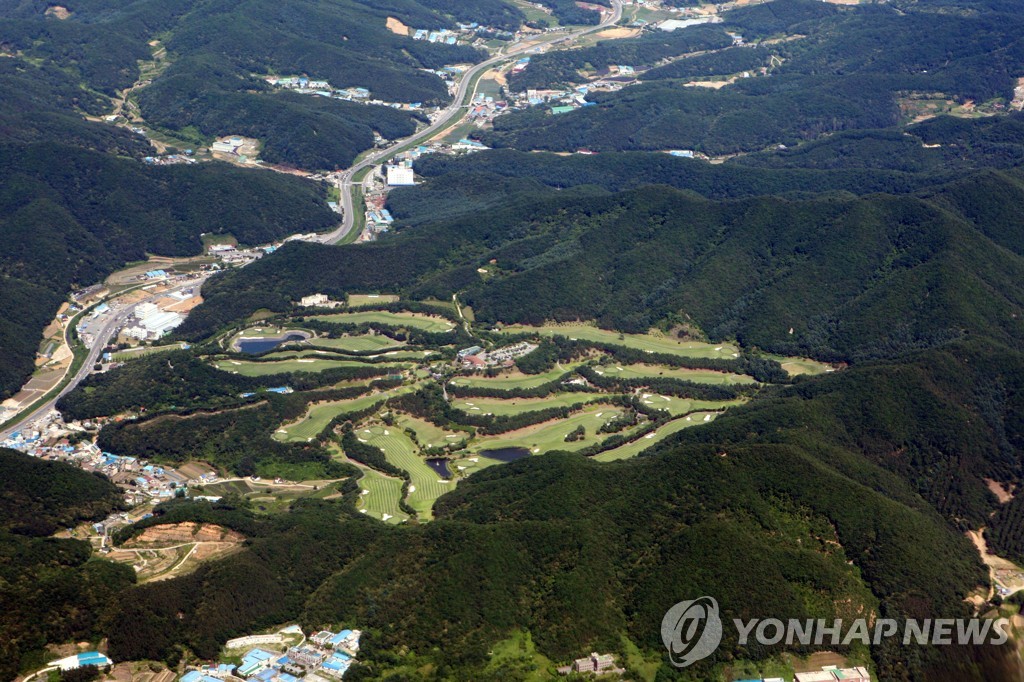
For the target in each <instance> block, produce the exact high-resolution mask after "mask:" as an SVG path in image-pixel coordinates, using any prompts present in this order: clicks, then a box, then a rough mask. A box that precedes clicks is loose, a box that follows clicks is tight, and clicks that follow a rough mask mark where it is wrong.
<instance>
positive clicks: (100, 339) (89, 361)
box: [0, 277, 206, 440]
mask: <svg viewBox="0 0 1024 682" xmlns="http://www.w3.org/2000/svg"><path fill="white" fill-rule="evenodd" d="M205 280H206V277H200V278H198V279H190V280H189V281H188V282H186V283H184V284H179V285H177V286H174V287H172V288H170V289H168V290H167V291H164V292H162V293H159V294H153V295H152V296H147V297H146V298H144V299H143V300H141V301H139V302H138V303H133V304H132V305H129V306H125V307H124V308H121V309H120V310H118V311H117V312H116V313H115V314H114V315H113V316H112V317H111V318H110V319H109V320H107V322H106V324H104V325H103V327H101V328H100V331H99V333H98V334H95V335H94V339H93V344H92V347H91V348H90V349H89V354H88V356H86V358H85V362H84V363H82V366H81V367H79V368H78V372H77V373H76V374H75V376H73V377H71V380H70V381H68V383H67V384H66V385H65V386H64V388H62V389H61V390H60V392H59V393H58V394H57V395H55V396H53V397H52V398H51V399H50V400H47V401H46V402H45V403H43V404H42V405H40V406H39V407H37V408H35V409H34V410H32V411H31V412H27V413H22V414H20V415H18V416H17V421H16V422H14V423H13V424H12V425H11V426H8V427H7V428H5V429H4V430H3V431H0V440H5V439H6V438H8V437H9V436H10V435H11V434H12V433H14V432H15V431H18V430H19V429H21V428H23V426H24V424H25V423H26V422H29V421H32V420H33V419H36V418H38V417H40V416H42V415H45V414H47V413H48V412H49V411H50V410H52V409H53V408H54V406H55V405H56V404H57V401H58V400H60V398H61V397H63V396H64V395H66V394H68V393H70V392H71V391H72V390H74V388H75V387H76V386H78V384H79V383H81V382H82V380H83V379H85V377H87V376H89V373H90V372H91V371H92V367H93V365H95V364H96V361H97V360H98V359H99V357H100V355H101V354H102V353H103V349H104V348H106V346H107V344H108V343H109V342H110V339H111V338H112V337H113V336H114V335H115V334H116V333H117V330H118V329H120V328H121V327H122V326H123V325H124V323H125V322H126V321H127V320H128V318H129V317H131V315H132V314H133V313H134V312H135V306H137V305H139V303H146V302H152V301H155V300H157V299H159V298H163V297H164V296H167V295H169V294H172V293H174V292H177V291H182V290H183V289H191V288H199V287H201V286H202V285H203V282H204V281H205ZM114 300H115V301H116V299H114ZM64 342H65V343H67V344H68V345H69V347H74V346H72V345H71V325H70V324H69V325H68V327H67V329H65V330H64ZM70 369H71V367H70V366H69V367H68V370H69V371H70ZM65 376H66V375H65Z"/></svg>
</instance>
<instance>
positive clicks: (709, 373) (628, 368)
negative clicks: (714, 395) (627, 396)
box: [594, 364, 754, 386]
mask: <svg viewBox="0 0 1024 682" xmlns="http://www.w3.org/2000/svg"><path fill="white" fill-rule="evenodd" d="M594 371H595V372H597V373H598V374H600V375H601V376H606V377H609V378H616V377H617V378H620V379H650V378H659V377H661V378H666V379H682V380H684V381H692V382H694V383H698V384H715V385H719V386H721V385H734V384H752V383H754V377H751V376H747V375H746V374H733V373H731V372H716V371H713V370H710V369H689V368H687V367H668V366H666V365H647V364H636V365H601V366H598V367H594Z"/></svg>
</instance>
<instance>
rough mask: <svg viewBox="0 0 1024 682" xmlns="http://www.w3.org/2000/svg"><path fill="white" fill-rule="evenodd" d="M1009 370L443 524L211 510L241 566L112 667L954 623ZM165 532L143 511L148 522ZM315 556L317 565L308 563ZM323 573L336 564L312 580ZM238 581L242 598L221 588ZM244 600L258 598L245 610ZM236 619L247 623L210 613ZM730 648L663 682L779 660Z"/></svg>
mask: <svg viewBox="0 0 1024 682" xmlns="http://www.w3.org/2000/svg"><path fill="white" fill-rule="evenodd" d="M1021 357H1022V356H1021V355H1020V354H1019V353H1016V352H1013V351H1007V350H1006V349H1005V347H1001V346H998V345H995V344H991V343H987V342H971V343H964V344H955V345H953V346H950V347H948V348H946V349H943V350H936V351H927V352H924V353H920V354H916V355H912V356H910V357H908V358H906V359H904V360H898V361H882V362H879V363H874V364H872V363H868V364H865V365H863V366H860V367H855V368H851V369H849V370H847V371H846V372H843V373H840V374H836V375H834V376H830V377H827V378H823V379H820V380H815V381H807V382H802V383H800V384H797V385H796V386H793V387H790V388H784V389H782V390H781V391H779V392H778V393H777V394H775V395H769V396H766V397H765V398H764V399H762V400H758V401H755V402H753V403H751V404H750V406H749V407H747V408H742V409H738V410H736V411H735V413H734V414H732V413H731V414H730V415H727V416H725V417H722V418H720V419H719V420H718V421H716V422H715V423H714V424H713V425H711V426H709V427H707V428H705V429H698V430H691V431H687V432H684V433H683V434H680V435H679V436H677V437H676V438H675V441H674V442H668V443H666V444H665V445H663V446H660V447H659V448H658V451H657V452H653V453H651V454H649V455H647V456H646V457H644V458H642V459H641V460H638V461H634V462H628V463H618V464H611V465H599V464H596V463H593V462H589V461H586V460H585V459H584V458H582V457H580V456H578V455H559V454H554V453H549V454H547V455H545V456H543V457H536V458H527V459H526V460H522V461H520V462H516V463H514V464H509V465H505V466H501V467H495V468H492V469H490V470H487V471H485V472H482V473H479V474H475V475H474V476H473V477H471V478H470V479H468V480H467V481H464V482H463V483H461V484H460V485H459V487H458V488H457V489H456V490H455V491H454V492H453V493H451V494H450V495H448V496H446V497H444V498H442V500H441V501H440V502H439V506H438V509H437V517H438V518H437V520H435V521H433V522H432V523H430V524H428V525H427V526H424V527H419V528H417V527H409V528H403V529H392V528H387V527H386V526H381V525H375V524H372V523H368V522H367V521H366V520H365V519H350V518H349V519H346V518H345V515H344V514H342V519H343V520H341V521H337V520H336V519H337V518H338V515H339V513H340V510H339V509H336V508H332V505H330V504H328V503H323V502H315V503H314V502H310V503H307V504H303V505H301V506H300V507H299V508H296V509H295V510H294V511H293V512H292V513H291V514H289V515H286V516H284V517H281V518H275V519H274V520H273V522H272V523H273V525H275V526H278V528H272V527H268V526H267V525H266V524H265V523H260V524H255V525H254V524H253V522H251V521H246V520H245V519H244V514H243V516H242V517H238V516H237V515H238V514H239V509H238V508H234V509H228V508H227V507H223V508H222V511H221V512H219V513H222V514H225V516H223V518H224V519H225V520H230V522H231V523H233V524H234V525H235V526H237V527H238V528H240V529H241V528H244V529H246V532H248V533H250V534H251V537H252V539H253V544H252V546H251V548H250V549H248V550H246V552H245V553H244V554H243V555H242V556H241V557H240V558H235V559H232V560H229V561H224V562H216V563H214V564H210V565H208V566H206V567H204V568H202V569H200V572H199V573H197V574H195V575H193V576H189V577H185V578H181V579H178V580H175V581H168V582H164V583H158V584H153V585H150V586H147V587H144V588H142V589H139V590H134V591H132V592H130V593H129V594H128V595H127V598H126V599H125V600H124V601H123V602H122V604H120V605H119V606H118V607H117V610H116V612H117V613H118V614H119V615H121V616H122V617H119V618H115V619H114V620H113V625H112V629H111V630H110V631H109V634H110V637H111V640H110V641H111V651H112V653H115V654H116V655H117V656H121V657H125V658H142V657H146V658H165V659H168V660H175V659H176V657H177V656H178V655H180V648H179V647H180V645H181V644H187V645H188V646H189V647H190V648H191V649H193V650H194V651H195V652H196V653H198V654H199V655H200V656H212V655H214V654H215V653H216V652H217V650H218V648H219V642H220V641H222V640H223V639H225V638H227V637H230V636H234V635H237V634H241V633H244V632H248V631H252V630H253V629H254V628H257V627H261V626H265V625H269V624H272V623H275V622H280V621H284V620H288V619H292V618H298V619H299V620H300V621H301V622H302V623H303V624H304V625H305V626H307V627H310V628H315V627H318V626H321V625H324V624H329V623H335V622H347V623H348V622H356V623H359V624H360V626H361V627H364V628H365V631H366V634H365V638H366V639H365V642H364V646H363V649H362V652H361V656H360V658H361V660H362V664H361V665H362V666H364V667H365V670H363V671H362V672H363V674H365V675H367V676H368V677H375V676H382V675H383V673H384V671H386V670H388V669H390V668H392V667H394V666H400V665H403V664H406V663H407V662H409V661H410V660H416V661H418V662H419V665H423V664H424V663H426V662H431V663H433V664H435V665H436V666H438V668H437V672H436V675H435V676H434V677H433V678H432V679H465V678H466V677H467V676H472V677H474V678H475V677H476V676H477V675H478V673H476V671H480V670H484V669H486V667H487V665H488V655H487V652H488V650H489V648H490V646H491V644H492V643H493V642H494V641H496V640H499V639H502V638H504V637H505V636H507V635H508V633H509V632H510V631H512V630H517V629H527V630H529V631H530V632H531V634H532V635H533V639H534V641H535V642H536V643H537V645H538V647H539V648H540V649H541V650H542V651H543V652H544V653H545V654H546V655H548V656H550V657H552V658H554V659H555V660H565V659H567V658H571V657H572V656H573V655H577V654H578V652H579V651H585V650H588V649H590V648H598V649H601V650H611V651H621V647H622V646H623V644H622V642H621V640H620V636H621V635H622V634H626V635H627V636H628V637H629V638H630V639H631V640H632V641H633V642H635V643H637V644H639V645H640V646H641V647H642V648H644V649H648V650H651V651H658V650H660V642H658V639H657V638H658V629H657V627H656V625H657V623H660V619H661V616H662V614H663V612H664V609H665V608H666V605H667V604H671V603H674V602H675V601H677V600H678V599H679V598H681V595H690V594H714V595H716V597H717V598H718V600H719V602H720V603H721V604H722V606H723V609H724V610H725V613H724V614H723V617H744V618H747V617H757V616H759V615H769V614H770V615H776V616H777V615H780V614H781V616H783V617H789V616H794V617H797V616H805V617H825V618H831V617H844V616H845V617H852V616H854V615H855V614H858V613H863V612H864V610H865V609H866V610H869V611H871V612H874V613H878V612H881V613H885V614H887V615H888V616H891V617H900V616H901V615H905V614H918V615H919V614H922V613H944V614H949V615H955V614H961V613H963V610H962V609H963V602H962V598H963V596H964V594H965V591H967V590H969V589H971V588H972V587H973V586H974V585H977V584H983V583H984V582H985V581H986V579H987V578H986V576H985V573H984V571H983V570H982V568H981V565H980V562H979V561H978V559H977V556H976V553H975V552H974V549H973V548H972V547H971V545H970V543H969V542H968V541H967V540H966V539H965V538H964V537H963V535H962V534H961V533H960V531H959V528H965V527H972V526H973V525H974V524H976V523H979V522H983V521H984V519H986V518H987V517H988V515H989V513H990V512H991V511H993V510H994V509H995V508H996V506H997V503H996V501H995V499H994V497H993V496H992V495H991V494H990V493H988V492H987V489H986V487H985V484H984V481H983V480H982V479H983V478H986V477H994V478H996V479H998V480H1007V478H1012V477H1014V476H1018V475H1019V471H1018V469H1019V464H1018V463H1017V461H1016V458H1015V457H1014V456H1012V455H1011V454H1010V452H1008V451H1007V450H1006V449H1005V445H1004V444H1005V443H1006V442H1007V441H1008V440H1009V441H1012V442H1019V440H1020V437H1021V436H1020V432H1019V431H1020V429H1019V427H1018V426H1014V427H1009V426H1007V425H1006V418H1007V416H1008V415H1009V414H1010V413H1011V412H1013V411H1015V410H1016V406H1015V405H1014V404H1011V403H1008V402H1006V401H1005V400H1003V399H1002V398H1001V397H1000V396H1004V395H1014V394H1019V392H1020V387H1021V381H1022V380H1024V373H1022V368H1024V364H1022V360H1021ZM993 386H997V387H998V388H997V389H996V390H995V391H993V390H991V387H993ZM908 400H911V401H912V404H913V409H912V410H907V407H908V405H910V404H911V403H908V402H907V401H908ZM964 424H967V425H968V426H967V427H966V428H965V426H964ZM353 449H354V450H356V449H358V448H353ZM896 451H898V452H900V453H901V454H902V455H903V456H901V457H900V458H895V459H894V458H893V457H892V453H893V452H896ZM229 506H230V504H229ZM161 511H162V510H161ZM229 511H230V513H231V514H232V515H234V516H231V517H229V516H226V514H228V512H229ZM242 511H243V512H244V509H243V510H242ZM168 513H170V510H168ZM210 514H211V510H210V509H209V507H207V506H205V505H194V506H193V507H192V508H191V511H190V508H189V507H188V506H183V505H178V506H176V507H175V508H174V510H173V517H172V516H168V517H167V521H171V520H174V519H177V520H181V519H185V518H201V519H204V520H211V519H218V518H221V517H217V516H210ZM160 522H161V515H160V511H158V515H157V516H156V517H154V519H151V520H150V521H148V522H147V523H148V524H149V525H152V524H153V523H160ZM313 534H315V537H316V538H317V540H316V542H317V545H318V546H319V547H321V548H323V551H321V552H302V551H301V550H299V549H298V548H300V547H301V546H302V545H303V543H304V542H307V541H312V540H311V539H310V540H307V539H304V538H307V537H308V538H312V537H313ZM879 538H884V540H883V541H881V542H880V540H879ZM653 545H657V547H658V551H656V552H650V551H649V548H650V547H651V546H653ZM327 553H330V554H331V555H332V556H333V558H334V559H333V561H332V562H329V563H327V564H322V563H320V560H319V559H317V558H316V557H318V556H323V555H324V554H327ZM937 556H941V557H942V558H943V559H942V561H935V560H934V559H935V557H937ZM510 557H515V560H514V561H513V560H510ZM751 557H757V565H758V567H759V568H758V570H757V571H751V570H750V561H751ZM296 561H299V562H301V566H300V567H296V566H294V565H293V564H294V562H296ZM848 562H852V563H848ZM708 565H713V566H715V570H714V571H707V570H704V569H705V568H706V566H708ZM240 567H241V568H240ZM240 570H244V572H245V574H246V575H247V576H248V579H247V580H245V581H239V580H237V579H235V578H236V577H237V575H239V573H238V571H240ZM233 576H235V578H233ZM467 582H468V584H472V585H474V586H476V588H475V589H473V590H467V589H465V585H466V584H467ZM200 584H202V585H205V586H206V587H205V589H203V590H198V589H197V586H198V585H200ZM257 593H259V594H261V595H264V596H265V598H262V599H258V600H255V599H248V598H246V594H257ZM598 594H600V595H604V597H605V598H603V599H600V600H597V599H594V598H593V596H594V595H598ZM227 599H234V600H237V601H238V602H239V603H246V604H249V606H247V607H246V608H245V609H216V608H213V605H214V604H216V603H218V602H221V601H223V600H227ZM412 604H415V605H416V608H415V617H413V618H410V617H409V608H410V605H412ZM175 614H184V617H183V618H182V617H177V618H176V617H175ZM213 614H216V615H213ZM275 619H276V620H275ZM129 622H130V623H134V624H135V627H130V626H129V625H128V623H129ZM441 633H443V634H441ZM729 636H730V635H728V634H727V640H726V642H725V644H724V645H723V648H722V649H721V650H720V651H719V652H718V653H717V654H716V655H715V656H714V657H713V658H711V659H708V660H707V661H703V662H701V663H699V664H697V667H695V668H693V669H690V670H687V671H685V672H679V671H672V670H669V669H663V674H664V675H666V676H667V677H666V679H681V680H696V679H706V678H707V677H708V676H710V675H711V674H713V672H714V671H716V670H721V666H723V665H725V664H726V663H727V662H728V661H729V660H731V659H732V658H733V657H740V658H754V659H758V658H761V657H763V656H766V655H770V654H771V653H773V650H772V649H767V650H766V649H759V648H749V649H745V648H741V647H738V646H737V645H736V643H735V642H734V641H731V640H729V639H728V637H729ZM440 637H443V643H444V645H443V647H442V646H440V644H441V639H439V638H440ZM400 648H401V649H402V650H407V651H409V652H410V654H408V655H406V654H398V653H396V652H397V651H398V650H399V649H400ZM840 651H845V650H844V649H840ZM412 653H415V655H416V656H417V658H416V659H412V658H410V656H411V655H412ZM1004 655H1005V653H1004V652H1002V651H1000V650H998V649H996V650H989V651H980V650H979V651H974V650H970V649H960V648H956V650H955V651H948V650H947V651H944V652H938V651H928V650H919V651H916V652H914V653H913V655H912V656H908V652H907V651H905V650H902V651H901V650H898V649H897V648H889V647H885V646H883V647H878V648H876V649H874V650H873V651H872V656H873V658H874V663H875V665H876V672H877V673H878V674H879V675H880V676H881V678H882V679H900V678H901V675H902V674H903V673H904V672H905V673H906V674H907V675H909V676H910V679H928V680H933V679H937V680H950V681H952V680H982V679H985V680H991V679H1008V678H1004V677H1002V675H1004V674H1009V673H1008V671H1009V670H1011V669H1012V666H1011V664H1010V663H1009V661H1008V659H1003V658H1002V657H1003V656H1004ZM982 666H984V667H982ZM527 667H528V666H527ZM983 671H984V672H983Z"/></svg>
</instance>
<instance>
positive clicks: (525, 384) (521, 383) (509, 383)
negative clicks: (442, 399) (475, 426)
mask: <svg viewBox="0 0 1024 682" xmlns="http://www.w3.org/2000/svg"><path fill="white" fill-rule="evenodd" d="M581 364H582V363H579V362H576V363H571V364H567V365H559V366H557V367H555V368H554V369H552V370H550V371H548V372H544V373H543V374H523V373H522V372H519V371H515V370H513V371H511V372H505V373H504V374H501V375H499V376H496V377H485V376H469V377H455V378H454V379H452V380H451V383H452V384H454V385H456V386H473V387H475V388H497V389H500V390H503V391H507V390H509V389H516V388H536V387H537V386H543V385H544V384H546V383H549V382H552V381H554V380H555V379H557V378H559V377H561V376H563V375H565V374H566V373H567V372H570V371H572V370H574V369H576V368H577V367H579V366H580V365H581Z"/></svg>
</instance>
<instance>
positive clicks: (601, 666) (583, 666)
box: [558, 652, 626, 675]
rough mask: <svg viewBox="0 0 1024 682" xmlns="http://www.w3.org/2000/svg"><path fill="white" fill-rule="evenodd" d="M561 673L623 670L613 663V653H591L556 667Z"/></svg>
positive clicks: (607, 672) (606, 673)
mask: <svg viewBox="0 0 1024 682" xmlns="http://www.w3.org/2000/svg"><path fill="white" fill-rule="evenodd" d="M558 672H559V673H560V674H562V675H568V674H569V673H594V674H596V675H621V674H623V673H624V672H626V671H625V670H623V669H622V668H619V667H618V666H616V665H615V656H614V655H613V654H599V653H597V652H593V653H591V654H590V655H589V656H585V657H583V658H577V659H576V660H575V661H573V662H572V663H571V664H570V665H566V666H562V667H561V668H559V669H558Z"/></svg>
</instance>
